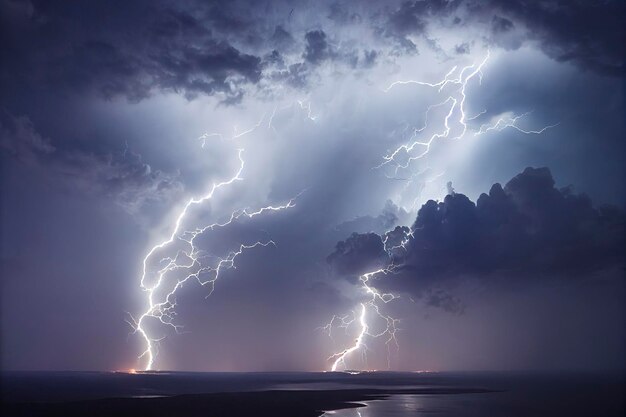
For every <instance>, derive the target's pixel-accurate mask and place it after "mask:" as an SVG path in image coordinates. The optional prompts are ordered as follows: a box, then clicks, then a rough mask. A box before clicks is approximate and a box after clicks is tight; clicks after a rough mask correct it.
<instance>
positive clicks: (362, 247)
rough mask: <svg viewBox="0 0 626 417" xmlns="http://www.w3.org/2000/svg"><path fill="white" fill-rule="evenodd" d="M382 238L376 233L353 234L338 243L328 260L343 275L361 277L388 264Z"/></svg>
mask: <svg viewBox="0 0 626 417" xmlns="http://www.w3.org/2000/svg"><path fill="white" fill-rule="evenodd" d="M388 258H389V256H388V254H387V252H386V251H385V245H384V243H383V240H382V238H381V237H380V236H379V235H377V234H376V233H364V234H359V233H353V234H352V235H351V236H350V237H349V238H348V239H346V240H344V241H341V242H339V243H337V246H336V247H335V251H334V252H333V253H332V254H330V255H329V256H328V258H327V261H328V263H329V264H330V265H331V266H332V267H333V269H334V270H335V271H336V272H337V273H338V274H342V275H351V276H353V275H360V274H364V273H366V272H368V271H370V270H373V269H378V268H380V267H382V266H384V265H385V264H387V263H388Z"/></svg>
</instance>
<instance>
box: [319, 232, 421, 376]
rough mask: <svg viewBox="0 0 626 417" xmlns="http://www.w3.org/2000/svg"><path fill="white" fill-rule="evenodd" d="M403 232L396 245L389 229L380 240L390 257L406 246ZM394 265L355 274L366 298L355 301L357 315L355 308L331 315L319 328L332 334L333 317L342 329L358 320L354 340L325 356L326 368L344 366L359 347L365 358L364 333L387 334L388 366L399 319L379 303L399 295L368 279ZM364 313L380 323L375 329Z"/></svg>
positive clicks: (397, 345)
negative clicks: (381, 324) (388, 312)
mask: <svg viewBox="0 0 626 417" xmlns="http://www.w3.org/2000/svg"><path fill="white" fill-rule="evenodd" d="M407 229H408V228H407ZM403 232H404V234H405V235H404V237H403V238H402V240H401V241H400V242H399V243H398V244H397V245H393V246H391V243H390V242H389V239H390V235H389V233H387V234H385V239H384V240H383V244H384V248H385V251H386V252H387V254H388V255H389V256H390V257H391V259H394V254H395V252H396V251H398V250H404V251H405V250H406V247H405V245H406V244H407V243H408V242H409V239H410V236H411V235H410V233H409V232H408V231H406V230H403ZM395 268H396V265H395V264H394V263H393V261H392V262H391V264H390V265H389V266H387V267H385V268H380V269H376V270H374V271H370V272H367V273H365V274H363V275H361V276H360V277H359V282H360V289H361V291H362V292H363V293H364V294H365V296H366V297H367V300H366V301H363V302H361V303H359V306H358V310H359V313H358V317H357V315H356V313H355V312H353V313H352V317H351V316H350V315H346V316H333V318H332V319H331V320H330V322H329V323H328V324H326V325H325V326H323V327H321V328H320V329H322V330H324V331H326V332H327V333H328V336H329V337H331V338H332V335H331V331H332V328H333V326H334V322H335V321H339V322H340V324H339V326H338V327H343V328H344V329H346V331H347V328H348V326H350V325H351V324H352V323H358V325H359V333H358V335H357V337H356V339H355V341H354V344H353V345H352V346H349V347H347V348H345V349H343V350H342V351H340V352H337V353H334V354H332V355H331V356H329V357H328V359H327V360H328V361H332V365H331V368H330V370H331V371H332V372H335V371H337V370H338V369H339V366H340V365H343V367H344V368H346V358H347V357H348V356H350V355H351V354H352V353H354V352H356V351H358V350H361V349H363V355H364V359H365V361H367V357H366V352H367V350H369V349H368V347H367V344H366V338H368V337H370V338H373V339H378V338H380V337H387V339H386V340H385V346H387V367H389V368H390V367H391V346H392V345H393V346H395V348H396V349H399V347H400V345H399V344H398V340H397V339H396V332H397V331H398V330H399V328H398V324H399V323H400V320H399V319H396V318H394V317H392V316H390V315H388V314H385V313H383V312H382V309H381V307H382V306H383V305H385V304H387V303H390V302H392V301H394V300H396V299H398V298H400V297H399V296H397V295H395V294H392V293H383V292H380V291H378V290H377V289H376V288H375V287H374V286H372V285H370V280H371V279H372V278H373V277H374V276H376V275H378V274H389V273H393V272H394V270H395ZM368 314H369V315H372V316H373V317H374V318H375V319H379V320H381V321H382V322H383V323H384V326H383V328H382V330H380V331H378V332H374V331H373V330H372V327H373V326H372V325H370V324H369V323H368Z"/></svg>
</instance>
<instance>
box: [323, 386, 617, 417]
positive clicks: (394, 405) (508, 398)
mask: <svg viewBox="0 0 626 417" xmlns="http://www.w3.org/2000/svg"><path fill="white" fill-rule="evenodd" d="M505 386H506V390H505V391H502V392H488V393H472V394H443V395H430V394H424V395H404V394H402V395H391V396H390V397H388V398H387V399H385V400H376V401H365V402H363V404H364V407H360V408H356V409H354V408H353V409H344V410H337V411H328V412H326V413H325V414H324V417H408V416H411V417H420V416H421V417H426V416H428V417H430V416H432V415H436V416H437V417H458V416H464V417H484V416H490V417H528V416H550V417H561V416H562V417H583V416H584V417H588V416H602V417H621V416H624V401H625V398H624V385H623V382H622V383H617V384H606V383H602V382H596V383H593V382H589V381H580V380H578V381H576V380H575V381H550V382H546V381H536V380H535V381H524V382H523V383H519V382H518V383H513V384H511V383H509V384H505Z"/></svg>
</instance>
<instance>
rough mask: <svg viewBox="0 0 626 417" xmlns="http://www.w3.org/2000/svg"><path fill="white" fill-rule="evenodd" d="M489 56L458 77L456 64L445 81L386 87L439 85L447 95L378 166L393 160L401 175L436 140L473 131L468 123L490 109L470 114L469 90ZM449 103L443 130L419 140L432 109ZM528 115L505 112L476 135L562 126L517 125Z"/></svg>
mask: <svg viewBox="0 0 626 417" xmlns="http://www.w3.org/2000/svg"><path fill="white" fill-rule="evenodd" d="M489 58H490V53H489V51H487V54H486V56H485V58H483V60H482V61H480V62H478V63H474V64H471V65H468V66H465V67H463V68H462V69H461V70H460V71H459V72H458V76H456V77H454V74H455V73H456V72H457V69H458V67H456V66H455V67H453V68H452V69H451V70H450V71H448V73H447V74H446V75H445V76H444V78H443V79H442V80H441V81H439V82H436V83H429V82H424V81H416V80H408V81H395V82H393V83H391V84H390V85H389V86H388V87H386V88H385V89H383V91H384V92H389V91H390V90H391V89H393V88H395V87H397V86H402V85H407V84H414V85H419V86H425V87H429V88H436V89H437V92H442V91H444V89H445V90H446V98H445V99H444V100H443V101H442V102H440V103H438V104H434V105H430V106H428V108H427V110H426V114H425V122H424V126H422V127H421V128H419V129H417V128H416V129H414V130H413V134H412V135H411V137H410V138H409V139H408V141H407V142H406V143H403V144H401V145H400V146H398V147H397V148H396V149H395V150H393V151H392V152H390V153H389V154H387V155H386V156H384V157H383V161H382V163H381V164H380V165H378V166H377V167H375V168H382V167H383V166H385V165H387V164H390V163H392V164H393V165H395V174H394V175H397V174H398V170H400V169H407V168H409V166H410V164H411V163H412V162H413V161H415V160H418V159H421V158H423V157H424V156H426V155H427V154H428V153H429V152H430V149H431V145H432V144H433V143H434V141H435V140H437V139H444V138H451V139H461V138H463V137H464V136H465V135H466V133H467V132H468V130H473V129H471V128H470V127H469V126H468V124H467V122H469V121H473V120H475V119H477V118H479V117H480V116H482V115H483V114H485V113H486V112H487V111H486V110H483V111H481V112H480V113H478V114H476V115H475V116H472V117H467V115H466V113H467V112H466V108H465V107H466V101H467V93H466V89H467V87H468V85H469V84H470V82H471V81H472V80H473V79H477V80H478V82H479V84H480V83H481V82H482V70H483V68H484V66H485V65H486V64H487V62H488V60H489ZM448 86H453V88H451V89H448V88H447V87H448ZM445 105H448V106H449V110H448V113H447V114H446V116H445V117H444V120H443V129H441V130H440V131H438V132H436V133H434V134H432V135H431V136H430V137H429V138H426V139H418V137H419V134H420V133H421V132H422V131H423V130H425V129H426V127H427V126H428V116H429V113H430V111H431V110H432V109H434V108H436V107H440V106H445ZM528 114H529V113H524V114H521V115H513V114H505V115H504V116H502V117H500V118H499V119H497V120H496V121H494V122H492V123H487V124H483V125H482V126H480V128H478V129H477V130H473V133H474V136H480V135H482V134H484V133H486V132H488V131H491V130H496V131H501V130H504V129H506V128H512V129H516V130H517V131H519V132H521V133H524V134H541V133H543V132H545V131H546V130H547V129H551V128H553V127H555V126H557V125H558V123H557V124H552V125H549V126H545V127H543V128H541V129H536V130H527V129H522V128H521V127H519V126H518V125H517V121H518V120H519V119H521V118H523V117H524V116H526V115H528ZM453 123H454V128H455V129H460V130H459V133H458V134H457V135H456V136H454V137H451V131H452V128H453Z"/></svg>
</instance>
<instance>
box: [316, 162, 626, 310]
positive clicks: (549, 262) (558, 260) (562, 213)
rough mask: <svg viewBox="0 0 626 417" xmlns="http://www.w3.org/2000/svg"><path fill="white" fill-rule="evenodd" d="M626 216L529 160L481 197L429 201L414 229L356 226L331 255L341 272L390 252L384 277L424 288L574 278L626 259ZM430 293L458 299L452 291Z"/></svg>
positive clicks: (406, 287) (398, 286) (391, 284)
mask: <svg viewBox="0 0 626 417" xmlns="http://www.w3.org/2000/svg"><path fill="white" fill-rule="evenodd" d="M624 219H625V217H624V213H623V211H621V210H620V209H617V208H611V207H602V208H594V207H593V206H592V203H591V200H590V199H589V198H588V197H587V196H585V195H581V194H575V193H574V192H573V191H572V190H571V189H570V188H564V189H560V190H559V189H557V188H555V186H554V180H553V178H552V175H551V173H550V171H549V170H548V169H547V168H537V169H535V168H527V169H526V170H524V172H523V173H521V174H519V175H517V176H516V177H515V178H513V179H512V180H510V181H509V182H508V183H507V184H506V185H505V187H504V188H503V187H502V186H501V185H500V184H494V185H493V186H492V187H491V190H490V191H489V194H482V195H481V196H480V197H479V198H478V200H477V202H476V204H475V203H473V202H472V201H470V199H469V198H467V197H466V196H465V195H463V194H459V193H454V192H453V193H451V194H449V195H447V196H446V197H445V199H444V200H443V201H441V202H436V201H433V200H430V201H428V202H427V203H426V204H424V205H423V206H422V208H421V209H420V210H419V211H418V214H417V219H416V220H415V222H414V223H413V225H412V227H411V228H410V230H409V229H408V228H402V227H397V228H396V229H395V230H393V231H391V232H389V233H387V234H386V235H385V236H378V235H375V234H372V233H369V234H361V235H358V234H354V235H352V236H351V237H350V238H349V239H347V240H346V241H344V242H340V243H339V244H338V245H337V249H336V250H335V252H334V253H333V254H331V255H330V256H329V257H328V261H329V263H330V264H331V265H332V266H333V267H334V269H335V271H336V272H337V273H339V274H344V275H345V274H354V273H357V274H362V273H364V271H367V270H368V268H369V267H370V266H372V265H380V264H381V263H384V262H382V261H381V259H382V258H383V256H384V255H383V254H385V255H387V257H386V265H387V266H390V265H393V266H391V267H390V268H391V271H392V273H391V274H387V275H383V274H379V276H378V278H379V280H378V281H377V285H380V286H382V287H384V288H386V289H394V290H398V291H406V292H409V293H413V294H415V295H417V296H422V295H424V291H426V290H427V289H429V288H430V287H431V286H433V285H437V284H440V283H442V282H449V280H452V279H455V278H461V277H477V278H500V279H516V278H519V277H521V278H524V279H529V278H536V279H540V278H545V277H561V278H564V279H571V278H574V277H580V276H583V275H588V274H591V273H593V272H595V271H599V270H603V269H611V268H614V267H616V266H617V267H622V266H623V261H624V260H623V253H624V249H625V248H624V243H625V242H624ZM402 238H407V239H408V240H407V243H406V244H405V245H404V248H397V249H394V250H393V251H391V250H389V248H390V247H393V246H395V245H397V243H391V244H387V245H386V246H387V249H388V250H387V251H384V250H383V247H382V245H383V244H382V242H383V241H386V242H387V241H389V242H397V241H401V240H402ZM346 248H348V249H349V250H346ZM428 296H429V297H434V298H433V300H434V301H433V302H434V304H437V305H442V306H445V305H448V306H454V304H453V303H452V301H453V300H452V299H451V298H450V297H449V296H447V295H444V296H442V295H441V294H439V293H435V294H429V295H428ZM451 308H456V307H451Z"/></svg>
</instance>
